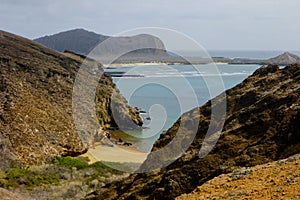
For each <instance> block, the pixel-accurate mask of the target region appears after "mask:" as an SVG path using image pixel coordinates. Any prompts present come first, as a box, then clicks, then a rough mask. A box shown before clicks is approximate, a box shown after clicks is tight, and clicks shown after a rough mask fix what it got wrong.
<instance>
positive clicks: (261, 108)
mask: <svg viewBox="0 0 300 200" xmlns="http://www.w3.org/2000/svg"><path fill="white" fill-rule="evenodd" d="M226 94H227V97H226V98H227V114H226V118H225V125H224V127H223V130H222V134H221V137H220V139H219V140H218V142H217V144H216V145H215V147H214V148H213V150H212V151H211V152H210V153H209V154H208V155H207V156H206V157H204V158H199V156H198V153H199V149H200V148H201V145H202V143H203V139H204V136H205V134H206V132H207V129H208V125H209V121H210V118H211V116H210V115H211V102H208V103H207V104H206V105H204V106H203V107H201V108H200V114H198V115H199V116H195V115H197V114H196V113H198V112H195V110H192V111H190V112H188V113H186V114H184V115H183V116H182V117H181V118H182V119H183V121H184V123H182V124H187V127H185V128H187V129H188V124H189V123H188V122H189V121H190V122H192V121H193V120H194V118H198V119H200V120H199V129H198V132H197V135H196V137H195V139H194V141H193V143H192V145H191V146H190V147H189V148H188V150H187V151H186V153H185V154H184V155H182V156H181V157H180V158H179V159H177V160H176V161H175V162H174V163H172V164H171V165H169V166H168V167H167V168H165V169H159V170H156V171H153V172H150V173H142V174H133V175H131V176H130V177H129V178H127V179H125V180H123V181H122V182H116V183H112V184H110V185H107V186H106V187H105V188H103V189H102V190H101V191H98V192H97V193H94V194H91V195H90V196H88V197H87V199H161V198H163V199H173V198H175V197H176V196H179V195H180V194H183V193H188V192H191V191H192V190H194V189H195V188H196V187H197V186H199V185H201V184H203V183H204V182H206V181H207V180H210V179H212V178H213V177H216V176H218V175H220V174H222V173H228V172H232V171H233V170H234V169H236V168H240V167H248V166H254V165H259V164H263V163H267V162H270V161H274V160H278V159H283V158H286V157H288V156H290V155H293V154H296V153H299V152H300V127H299V126H300V124H299V121H300V101H299V99H300V66H299V65H291V66H288V67H286V68H284V69H280V68H279V66H277V65H270V66H268V67H262V68H260V69H258V70H257V71H256V72H255V73H254V74H253V75H252V76H250V77H249V78H247V79H246V80H245V81H243V82H242V83H241V84H239V85H237V86H236V87H234V88H233V89H230V90H228V91H226ZM217 98H220V97H217ZM219 102H220V103H221V102H222V101H219ZM213 106H218V103H217V104H216V105H213ZM179 126H180V120H178V121H177V122H176V123H175V124H174V126H173V127H172V128H170V129H169V130H168V131H167V132H165V133H163V134H162V135H161V137H160V139H159V140H158V141H157V142H156V143H155V144H154V147H153V150H158V149H161V148H163V147H164V146H165V145H166V144H168V143H170V141H171V140H172V139H173V138H174V136H175V135H176V132H177V129H178V127H179ZM184 140H185V138H184V137H182V141H184ZM178 144H180V143H178ZM178 148H181V146H180V145H178ZM167 159H168V158H166V157H164V156H161V157H159V156H158V157H155V156H149V157H148V158H147V160H146V161H145V162H144V164H143V166H142V167H144V168H147V167H148V168H151V166H152V165H153V163H155V162H165V161H166V160H167Z"/></svg>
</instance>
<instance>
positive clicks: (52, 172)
mask: <svg viewBox="0 0 300 200" xmlns="http://www.w3.org/2000/svg"><path fill="white" fill-rule="evenodd" d="M88 162H89V159H88V158H87V157H78V158H73V157H70V156H67V157H55V158H53V159H52V161H51V163H49V164H47V165H43V166H30V167H15V168H11V169H8V170H3V171H0V187H2V188H6V189H9V190H10V189H13V190H17V191H18V190H20V191H21V192H22V193H25V194H26V191H27V192H28V193H27V195H30V197H32V196H31V195H37V194H34V193H33V192H30V191H33V190H34V191H43V192H44V193H45V192H46V194H44V196H47V197H50V195H51V192H52V190H54V189H50V188H56V189H55V191H61V194H60V197H64V198H65V197H67V196H68V197H72V196H73V195H74V194H76V193H78V191H77V190H82V187H84V188H86V192H91V191H93V190H94V189H97V188H98V189H99V188H100V187H102V186H104V185H105V184H106V183H109V182H111V181H114V180H117V179H120V178H123V177H125V176H127V174H125V173H123V172H121V171H118V170H115V169H112V168H110V167H109V166H114V165H118V167H119V168H124V169H125V168H126V167H127V166H126V165H124V166H123V164H121V163H119V164H117V163H104V162H101V161H98V162H95V163H93V164H89V163H88ZM74 185H75V186H76V187H74ZM78 185H80V187H77V186H78ZM68 187H69V188H68ZM57 188H63V189H57ZM47 189H48V191H47ZM70 191H72V192H70ZM39 193H40V192H39ZM71 193H72V194H71ZM56 195H59V194H56ZM84 195H85V193H82V196H84ZM34 197H36V196H34ZM37 198H39V196H38V197H37Z"/></svg>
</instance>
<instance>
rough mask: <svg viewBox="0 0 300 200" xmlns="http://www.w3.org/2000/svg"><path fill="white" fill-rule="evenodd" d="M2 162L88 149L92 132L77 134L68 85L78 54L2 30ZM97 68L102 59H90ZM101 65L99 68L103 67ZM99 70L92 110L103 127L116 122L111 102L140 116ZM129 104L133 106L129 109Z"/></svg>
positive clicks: (35, 161)
mask: <svg viewBox="0 0 300 200" xmlns="http://www.w3.org/2000/svg"><path fill="white" fill-rule="evenodd" d="M0 35H1V37H0V68H1V71H0V158H1V159H0V160H1V162H0V168H2V167H4V168H5V167H11V166H16V165H19V164H41V163H44V162H46V161H47V159H49V158H51V157H53V156H59V155H62V156H66V155H71V156H75V155H79V154H82V153H84V152H86V151H87V148H88V146H89V142H90V140H84V139H83V137H82V136H85V137H93V134H94V133H84V132H83V133H82V134H79V133H78V132H77V130H76V128H75V125H74V122H73V116H72V114H73V113H72V91H73V85H74V81H75V77H76V73H77V71H78V69H79V67H80V66H81V64H82V62H81V60H76V59H73V58H70V57H67V56H65V55H63V54H60V53H58V52H56V51H53V50H51V49H48V48H46V47H44V46H42V45H40V44H37V43H35V42H33V41H30V40H27V39H25V38H22V37H19V36H16V35H13V34H10V33H7V32H4V31H0ZM90 62H91V64H94V65H96V66H97V67H98V68H99V69H100V70H101V69H102V66H101V64H99V63H96V62H94V61H90ZM102 70H103V69H102ZM113 91H117V90H116V88H115V85H114V84H113V83H112V80H111V78H110V77H108V76H103V77H102V78H101V80H100V82H99V84H98V86H97V91H96V110H97V116H98V121H99V123H100V125H101V126H102V128H103V129H105V128H109V127H117V124H116V123H115V121H114V119H113V117H112V115H111V113H112V111H111V106H110V104H111V103H112V102H113V101H117V105H116V107H117V108H116V109H117V110H118V111H119V112H120V115H121V117H122V119H123V120H125V121H132V120H131V118H133V121H134V122H135V124H141V123H142V121H141V118H140V117H139V115H138V114H136V112H135V111H134V110H133V109H131V108H130V107H129V106H128V105H127V102H126V100H125V99H124V98H123V97H122V96H121V95H120V94H119V93H118V92H116V93H117V96H116V97H115V99H114V100H112V99H111V93H112V92H113ZM128 110H130V111H131V112H127V111H128Z"/></svg>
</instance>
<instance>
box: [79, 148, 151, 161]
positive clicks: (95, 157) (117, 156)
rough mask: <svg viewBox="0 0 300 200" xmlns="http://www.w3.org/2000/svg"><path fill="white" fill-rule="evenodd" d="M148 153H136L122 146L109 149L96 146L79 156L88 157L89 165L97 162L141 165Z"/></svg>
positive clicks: (135, 150) (136, 151)
mask: <svg viewBox="0 0 300 200" xmlns="http://www.w3.org/2000/svg"><path fill="white" fill-rule="evenodd" d="M147 155H148V153H145V152H141V151H138V150H137V149H135V148H133V147H126V146H122V145H114V147H109V146H106V145H97V146H95V147H92V148H90V149H89V150H88V152H87V153H86V154H83V155H81V156H85V157H88V158H89V159H90V163H94V162H97V161H107V162H119V163H143V162H144V161H145V160H146V158H147Z"/></svg>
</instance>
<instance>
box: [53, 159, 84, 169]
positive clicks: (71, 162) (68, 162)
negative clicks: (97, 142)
mask: <svg viewBox="0 0 300 200" xmlns="http://www.w3.org/2000/svg"><path fill="white" fill-rule="evenodd" d="M54 160H55V162H56V163H57V164H58V165H60V166H64V167H68V168H70V169H71V168H72V167H76V168H77V169H84V168H87V167H88V166H89V165H88V163H86V162H85V161H82V160H78V159H76V158H72V157H70V156H67V157H56V158H55V159H54Z"/></svg>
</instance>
